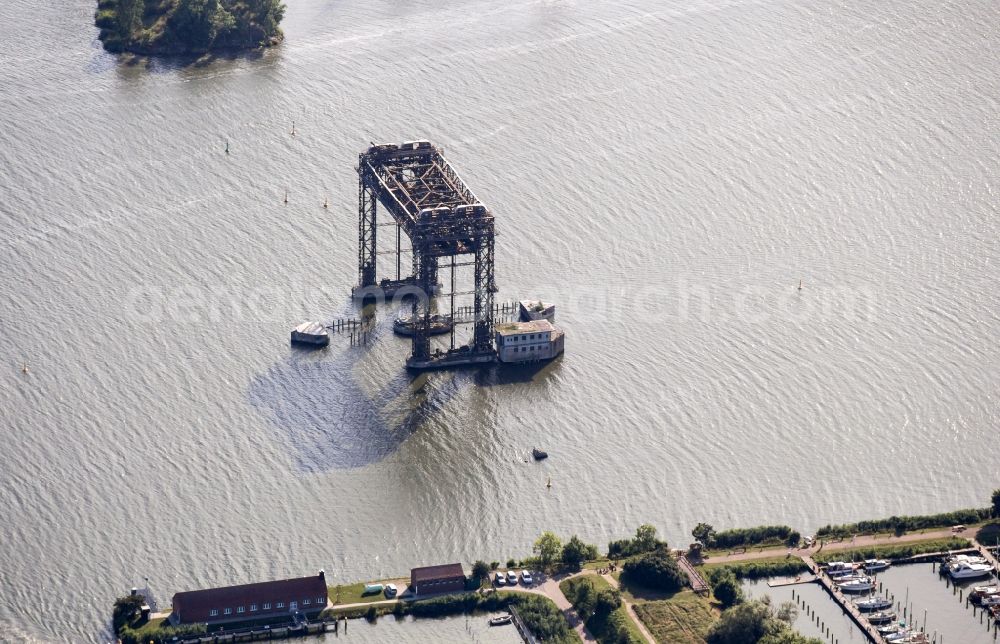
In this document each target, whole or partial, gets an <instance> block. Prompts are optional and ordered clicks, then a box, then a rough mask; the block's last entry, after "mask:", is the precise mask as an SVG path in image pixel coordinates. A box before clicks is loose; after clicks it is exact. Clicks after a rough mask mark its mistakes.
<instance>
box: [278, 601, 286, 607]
mask: <svg viewBox="0 0 1000 644" xmlns="http://www.w3.org/2000/svg"><path fill="white" fill-rule="evenodd" d="M284 607H285V602H278V605H277V606H276V608H284Z"/></svg>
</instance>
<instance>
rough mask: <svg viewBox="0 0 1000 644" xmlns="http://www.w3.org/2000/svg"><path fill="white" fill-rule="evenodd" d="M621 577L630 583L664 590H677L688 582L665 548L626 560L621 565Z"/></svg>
mask: <svg viewBox="0 0 1000 644" xmlns="http://www.w3.org/2000/svg"><path fill="white" fill-rule="evenodd" d="M622 578H623V579H624V580H625V581H626V582H628V583H630V584H638V585H640V586H646V587H647V588H653V589H656V590H663V591H666V592H675V591H678V590H680V589H681V588H682V587H684V585H685V584H687V583H688V579H687V575H685V574H684V573H683V572H682V571H681V569H680V568H679V567H678V566H677V562H676V561H674V558H673V557H671V556H670V554H669V553H668V552H666V551H665V550H656V551H654V552H650V553H648V554H645V555H643V556H641V557H639V558H638V559H630V560H628V561H626V562H625V565H624V566H622Z"/></svg>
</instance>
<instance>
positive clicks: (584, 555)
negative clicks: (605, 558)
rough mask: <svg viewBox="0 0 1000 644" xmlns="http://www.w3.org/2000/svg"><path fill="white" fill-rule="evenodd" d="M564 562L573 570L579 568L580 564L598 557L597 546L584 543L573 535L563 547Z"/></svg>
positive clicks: (562, 557)
mask: <svg viewBox="0 0 1000 644" xmlns="http://www.w3.org/2000/svg"><path fill="white" fill-rule="evenodd" d="M561 559H562V562H563V563H564V564H566V565H567V566H568V567H569V568H571V569H573V570H579V569H580V564H582V563H583V562H584V561H588V560H590V559H597V546H592V545H590V544H587V543H584V542H583V541H582V540H581V539H580V538H579V537H577V536H576V535H573V536H572V537H570V540H569V541H567V542H566V545H565V546H563V549H562V556H561Z"/></svg>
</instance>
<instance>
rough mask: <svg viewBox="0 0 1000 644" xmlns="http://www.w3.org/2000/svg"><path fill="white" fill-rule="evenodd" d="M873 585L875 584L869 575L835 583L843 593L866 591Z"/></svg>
mask: <svg viewBox="0 0 1000 644" xmlns="http://www.w3.org/2000/svg"><path fill="white" fill-rule="evenodd" d="M874 587H875V584H874V582H872V580H871V579H870V578H869V577H861V578H860V579H851V580H850V581H844V582H840V583H838V584H837V588H839V589H840V590H841V591H842V592H845V593H866V592H868V591H869V590H871V589H872V588H874Z"/></svg>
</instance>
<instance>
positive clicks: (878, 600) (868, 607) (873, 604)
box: [854, 597, 892, 613]
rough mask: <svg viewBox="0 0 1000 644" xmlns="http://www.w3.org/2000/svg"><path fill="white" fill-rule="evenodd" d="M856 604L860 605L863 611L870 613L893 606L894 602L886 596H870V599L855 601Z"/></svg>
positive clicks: (859, 608)
mask: <svg viewBox="0 0 1000 644" xmlns="http://www.w3.org/2000/svg"><path fill="white" fill-rule="evenodd" d="M854 605H855V606H857V607H858V610H860V611H861V612H862V613H868V612H871V611H873V610H885V609H886V608H891V607H892V602H891V601H890V600H888V599H886V598H885V597H870V598H869V599H859V600H858V601H856V602H854Z"/></svg>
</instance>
